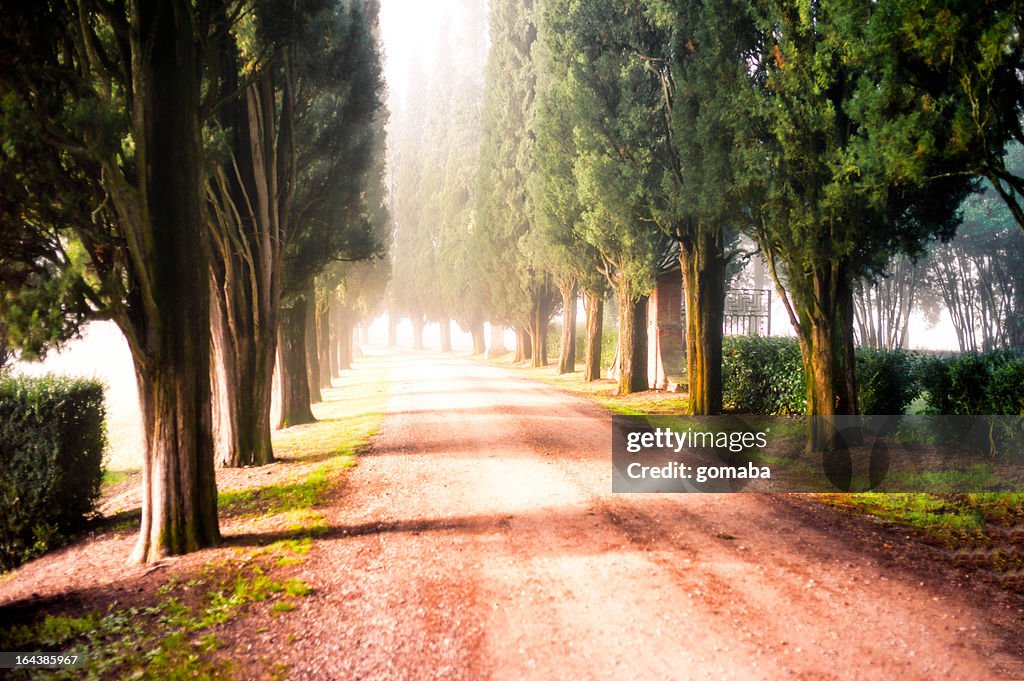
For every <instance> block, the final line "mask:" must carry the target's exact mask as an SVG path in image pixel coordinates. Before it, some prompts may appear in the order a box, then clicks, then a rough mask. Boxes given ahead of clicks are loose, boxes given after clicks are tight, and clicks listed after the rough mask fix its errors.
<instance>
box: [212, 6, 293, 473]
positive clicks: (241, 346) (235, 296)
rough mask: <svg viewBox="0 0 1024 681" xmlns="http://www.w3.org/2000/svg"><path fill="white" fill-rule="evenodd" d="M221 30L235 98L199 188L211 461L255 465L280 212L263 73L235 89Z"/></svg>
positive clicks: (264, 412) (261, 445) (269, 354)
mask: <svg viewBox="0 0 1024 681" xmlns="http://www.w3.org/2000/svg"><path fill="white" fill-rule="evenodd" d="M223 20H224V21H226V18H224V19H223ZM222 36H223V38H222V41H223V42H222V43H221V50H220V52H219V56H220V59H221V62H220V64H219V66H218V68H217V70H218V72H219V73H220V74H221V76H222V80H221V81H220V86H221V92H222V94H223V96H224V97H227V96H228V95H229V94H237V95H238V96H235V97H233V98H232V99H231V100H230V101H228V102H226V103H225V104H224V105H223V106H222V107H221V109H220V112H219V113H218V120H219V122H220V124H221V126H222V127H223V129H224V130H226V131H228V134H229V138H228V139H229V143H230V148H231V158H232V162H231V163H225V164H218V165H215V166H214V167H213V169H212V170H211V172H210V174H209V176H208V186H207V199H208V200H207V204H206V205H207V208H208V213H209V215H210V218H211V222H210V226H211V229H210V234H211V236H212V241H213V246H214V248H213V257H212V259H211V267H210V270H211V273H212V278H213V282H214V283H213V297H212V300H211V309H212V311H213V317H214V320H213V321H214V323H213V333H214V350H215V354H216V357H217V360H218V361H217V364H218V369H219V371H218V372H217V373H218V381H217V382H216V383H215V387H216V388H217V391H218V393H219V395H218V397H217V399H216V400H215V404H216V405H217V406H218V413H217V414H216V416H217V418H216V419H215V423H216V425H217V429H218V434H217V462H218V463H219V464H220V465H222V466H231V467H240V466H258V465H263V464H266V463H269V462H271V461H273V460H274V456H273V449H272V445H271V439H270V429H271V423H270V418H271V417H270V401H271V392H272V386H273V380H274V377H273V373H274V361H275V358H276V355H277V323H278V310H279V307H280V295H281V253H282V251H281V249H282V245H281V244H282V242H283V240H284V239H283V234H284V231H285V229H286V222H285V221H284V220H282V219H281V217H280V216H281V215H282V214H283V212H284V211H283V204H282V200H283V199H282V197H281V194H280V192H278V186H279V180H280V175H279V172H278V171H279V168H278V167H277V165H276V163H275V160H274V154H273V153H271V152H269V151H268V146H267V145H268V144H269V145H273V139H274V137H275V135H276V127H275V126H276V123H277V121H276V120H275V115H274V87H273V82H272V78H271V77H270V76H269V75H267V74H264V75H263V77H261V78H258V79H257V80H256V81H254V82H252V83H250V84H248V85H247V86H245V87H244V88H243V89H242V91H241V92H240V93H238V88H239V83H238V78H237V76H236V75H235V74H236V73H237V70H238V69H237V61H238V57H237V54H238V47H237V44H236V42H235V39H234V38H233V37H232V35H231V33H230V32H229V31H227V30H223V31H222Z"/></svg>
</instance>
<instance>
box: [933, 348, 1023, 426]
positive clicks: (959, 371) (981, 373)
mask: <svg viewBox="0 0 1024 681" xmlns="http://www.w3.org/2000/svg"><path fill="white" fill-rule="evenodd" d="M918 380H919V382H920V384H921V387H922V388H923V389H924V390H925V392H926V400H927V405H928V406H927V412H928V413H929V414H956V415H963V416H976V415H984V414H993V415H1019V414H1021V413H1024V411H1022V410H1024V357H1021V356H1020V355H1018V354H1016V353H1013V352H1011V351H1008V350H995V351H992V352H986V353H964V354H961V355H956V356H954V357H951V358H947V359H938V358H936V359H932V360H928V361H926V362H924V363H923V364H922V366H921V368H920V369H919V371H918Z"/></svg>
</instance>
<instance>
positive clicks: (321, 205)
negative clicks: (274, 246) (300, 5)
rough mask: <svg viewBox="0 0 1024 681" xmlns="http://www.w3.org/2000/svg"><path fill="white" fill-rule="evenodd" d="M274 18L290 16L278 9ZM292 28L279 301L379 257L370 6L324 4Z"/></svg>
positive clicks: (381, 226)
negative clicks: (339, 268) (349, 265)
mask: <svg viewBox="0 0 1024 681" xmlns="http://www.w3.org/2000/svg"><path fill="white" fill-rule="evenodd" d="M281 11H282V12H284V16H291V14H290V13H293V12H294V9H293V8H292V5H290V4H288V3H285V4H284V5H282V7H281ZM299 28H300V30H299V33H298V34H297V35H296V36H294V37H293V42H292V43H291V44H290V45H289V47H288V51H289V52H290V54H291V55H292V62H291V63H289V64H288V66H287V67H286V68H287V69H289V71H287V72H286V74H285V75H284V78H292V79H295V81H296V82H297V83H298V84H299V87H295V86H294V85H293V86H291V87H290V88H283V89H284V91H286V92H287V94H288V96H289V97H292V98H294V99H293V101H292V102H291V106H293V107H294V108H295V121H294V126H295V158H296V160H297V166H298V171H297V177H296V178H295V187H294V191H295V196H294V199H293V200H292V203H291V205H289V206H287V208H288V209H289V210H290V215H289V222H290V225H289V230H288V233H287V235H286V240H287V243H286V247H285V253H284V279H285V285H284V296H285V297H286V298H288V297H290V296H292V295H296V294H299V293H302V292H304V291H305V290H306V289H307V287H308V285H309V284H310V283H311V281H312V280H313V278H314V277H315V276H316V275H317V274H319V273H320V272H322V271H323V270H324V268H325V267H327V266H328V265H329V264H330V263H332V262H336V261H339V260H366V259H371V258H375V257H380V256H381V255H382V254H383V251H384V248H385V242H386V239H385V236H384V233H385V232H386V230H387V228H388V226H389V221H388V216H387V211H386V210H385V208H384V205H385V196H386V193H387V192H386V189H385V186H384V176H383V173H384V124H385V123H386V120H387V116H386V114H385V113H384V103H383V96H384V80H383V66H382V59H381V49H380V45H379V44H378V42H377V38H376V32H377V30H378V29H377V3H375V2H371V3H363V2H354V1H352V0H331V1H329V2H324V3H322V5H321V6H320V7H319V8H318V11H317V12H316V13H315V14H314V15H313V16H311V17H308V18H307V21H304V22H300V27H299ZM291 69H293V70H291Z"/></svg>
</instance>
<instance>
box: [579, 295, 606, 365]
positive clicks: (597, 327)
mask: <svg viewBox="0 0 1024 681" xmlns="http://www.w3.org/2000/svg"><path fill="white" fill-rule="evenodd" d="M603 333H604V296H602V295H601V294H600V293H591V292H590V291H588V292H587V356H586V359H585V360H584V363H585V365H584V367H583V380H584V381H588V382H589V381H596V380H598V379H600V378H601V338H602V334H603Z"/></svg>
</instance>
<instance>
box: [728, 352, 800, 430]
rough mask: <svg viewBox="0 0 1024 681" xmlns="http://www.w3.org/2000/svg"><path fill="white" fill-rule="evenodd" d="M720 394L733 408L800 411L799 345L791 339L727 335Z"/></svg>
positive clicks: (763, 411)
mask: <svg viewBox="0 0 1024 681" xmlns="http://www.w3.org/2000/svg"><path fill="white" fill-rule="evenodd" d="M722 384H723V391H722V396H723V399H724V401H725V403H726V404H730V405H732V408H733V409H735V410H736V411H739V412H743V413H751V414H802V413H804V411H805V410H806V407H807V394H806V391H805V389H804V375H803V364H801V360H800V346H799V344H797V342H796V341H795V340H794V339H791V338H764V337H761V336H735V337H727V338H725V339H724V341H723V348H722Z"/></svg>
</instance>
